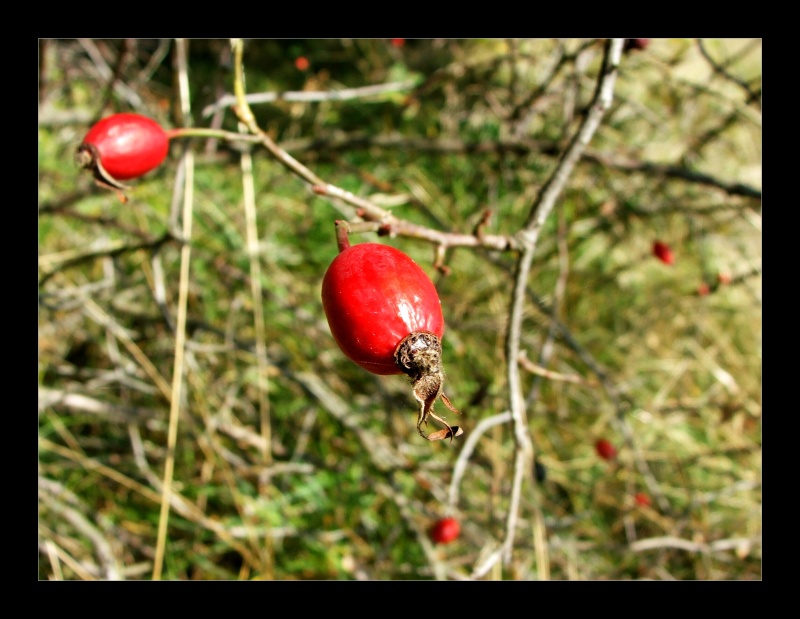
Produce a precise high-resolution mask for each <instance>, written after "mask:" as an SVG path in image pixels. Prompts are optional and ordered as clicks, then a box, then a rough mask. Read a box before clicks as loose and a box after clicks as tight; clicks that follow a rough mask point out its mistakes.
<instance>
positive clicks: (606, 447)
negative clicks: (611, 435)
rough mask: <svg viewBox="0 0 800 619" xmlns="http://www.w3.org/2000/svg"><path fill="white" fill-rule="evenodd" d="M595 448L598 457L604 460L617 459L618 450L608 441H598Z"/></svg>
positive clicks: (602, 439)
mask: <svg viewBox="0 0 800 619" xmlns="http://www.w3.org/2000/svg"><path fill="white" fill-rule="evenodd" d="M594 448H595V450H596V451H597V455H598V456H600V457H601V458H602V459H603V460H613V459H614V458H616V457H617V449H616V447H614V446H613V445H612V444H611V441H609V440H608V439H604V438H601V439H598V441H597V442H596V443H595V444H594Z"/></svg>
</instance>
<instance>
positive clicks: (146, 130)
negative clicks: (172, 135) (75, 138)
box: [78, 114, 169, 180]
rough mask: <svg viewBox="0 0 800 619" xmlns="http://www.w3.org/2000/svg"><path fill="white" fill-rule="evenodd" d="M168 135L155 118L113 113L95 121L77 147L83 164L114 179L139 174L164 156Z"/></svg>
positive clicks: (154, 166)
mask: <svg viewBox="0 0 800 619" xmlns="http://www.w3.org/2000/svg"><path fill="white" fill-rule="evenodd" d="M168 151H169V138H168V137H167V134H166V132H165V131H164V129H162V128H161V125H159V124H158V123H157V122H156V121H154V120H153V119H151V118H147V117H146V116H140V115H139V114H114V115H112V116H108V117H106V118H104V119H102V120H101V121H99V122H98V123H97V124H95V125H94V126H93V127H92V128H91V129H89V133H87V134H86V137H85V138H83V143H82V144H81V145H80V146H79V147H78V157H79V163H80V164H81V165H82V166H83V167H87V168H94V167H96V166H98V165H99V167H100V168H101V169H102V170H104V171H105V172H107V173H108V175H110V176H111V177H112V179H113V180H127V179H129V178H136V177H137V176H142V174H145V173H146V172H149V171H150V170H152V169H154V168H157V167H158V166H159V165H161V163H162V162H163V161H164V159H165V158H166V156H167V152H168Z"/></svg>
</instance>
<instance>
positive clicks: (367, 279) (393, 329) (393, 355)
mask: <svg viewBox="0 0 800 619" xmlns="http://www.w3.org/2000/svg"><path fill="white" fill-rule="evenodd" d="M336 225H337V238H338V242H339V252H340V253H339V255H338V256H336V258H334V259H333V262H331V264H330V266H329V267H328V270H327V271H326V273H325V277H324V278H323V280H322V306H323V308H324V310H325V316H326V317H327V319H328V325H329V326H330V328H331V333H332V334H333V337H334V339H335V340H336V343H337V344H338V345H339V348H340V349H341V350H342V352H343V353H344V354H345V355H346V356H347V357H348V358H349V359H351V360H352V361H353V362H355V363H357V364H358V365H359V366H361V367H362V368H364V369H365V370H367V371H369V372H372V373H373V374H382V375H383V374H407V375H408V376H410V377H411V378H412V381H413V385H414V396H415V397H416V399H417V401H418V402H419V404H420V412H419V419H418V422H417V430H418V431H419V433H420V434H422V436H425V435H424V434H423V433H422V430H421V428H420V425H421V424H422V423H423V422H425V423H427V418H428V416H429V415H430V416H432V417H433V419H436V420H437V421H440V422H441V423H444V425H446V426H447V428H448V430H452V431H453V434H452V435H446V436H449V437H450V438H452V436H457V435H458V433H460V432H457V430H459V428H458V427H457V426H456V427H454V428H450V426H449V425H447V424H446V422H444V421H443V420H441V419H439V418H438V417H436V415H434V414H433V404H434V402H435V401H436V399H437V398H439V397H441V398H442V401H443V402H444V403H445V405H446V406H448V408H450V409H451V410H453V411H455V409H454V408H452V405H451V404H450V401H449V400H448V399H447V397H446V396H445V395H444V393H443V392H442V381H443V380H444V372H443V371H442V367H441V352H442V345H441V337H442V334H443V333H444V318H443V316H442V304H441V302H440V301H439V295H438V294H437V292H436V287H435V286H434V285H433V282H432V281H431V280H430V278H429V277H428V276H427V275H426V274H425V271H423V270H422V269H421V268H420V267H419V265H417V263H416V262H414V261H413V260H412V259H411V258H409V257H408V256H407V255H406V254H404V253H403V252H401V251H400V250H398V249H395V248H394V247H390V246H388V245H382V244H380V243H361V244H358V245H353V246H350V242H349V240H348V239H347V231H348V230H347V224H346V223H345V222H337V223H336ZM455 412H457V411H455ZM432 436H433V435H432ZM426 438H428V437H426ZM438 438H444V436H438V433H437V437H436V438H435V439H433V440H437V439H438Z"/></svg>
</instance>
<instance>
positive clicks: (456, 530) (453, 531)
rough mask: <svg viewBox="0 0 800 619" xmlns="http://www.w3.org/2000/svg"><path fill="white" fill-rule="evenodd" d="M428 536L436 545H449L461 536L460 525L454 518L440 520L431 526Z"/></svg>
mask: <svg viewBox="0 0 800 619" xmlns="http://www.w3.org/2000/svg"><path fill="white" fill-rule="evenodd" d="M428 534H429V535H430V538H431V540H433V542H434V543H436V544H449V543H450V542H452V541H455V540H456V539H458V536H459V535H461V525H460V524H459V522H458V520H456V519H455V518H442V519H440V520H437V521H436V522H435V523H434V524H433V526H432V527H431V528H430V531H429V532H428Z"/></svg>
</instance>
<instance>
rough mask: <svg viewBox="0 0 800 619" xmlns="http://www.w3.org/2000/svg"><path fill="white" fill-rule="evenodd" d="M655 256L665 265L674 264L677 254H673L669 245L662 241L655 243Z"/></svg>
mask: <svg viewBox="0 0 800 619" xmlns="http://www.w3.org/2000/svg"><path fill="white" fill-rule="evenodd" d="M653 255H654V256H655V257H656V258H658V259H659V260H661V262H663V263H664V264H672V263H674V262H675V254H673V253H672V250H671V249H670V247H669V245H667V244H666V243H662V242H661V241H656V242H655V243H653Z"/></svg>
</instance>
